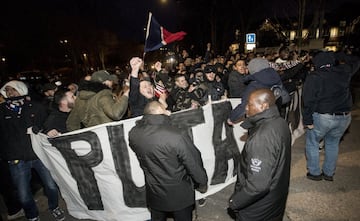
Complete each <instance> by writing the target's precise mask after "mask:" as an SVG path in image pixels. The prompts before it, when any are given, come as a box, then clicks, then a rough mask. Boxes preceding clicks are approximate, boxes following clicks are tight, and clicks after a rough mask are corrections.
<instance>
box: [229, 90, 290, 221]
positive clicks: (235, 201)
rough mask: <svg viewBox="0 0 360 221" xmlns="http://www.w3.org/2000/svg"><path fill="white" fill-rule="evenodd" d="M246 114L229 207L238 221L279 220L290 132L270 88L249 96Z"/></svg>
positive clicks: (286, 184) (286, 186) (284, 195)
mask: <svg viewBox="0 0 360 221" xmlns="http://www.w3.org/2000/svg"><path fill="white" fill-rule="evenodd" d="M246 115H247V118H246V119H245V121H244V122H243V123H242V124H241V126H242V127H243V128H245V129H248V130H249V134H248V139H247V141H246V143H245V146H244V149H243V151H242V154H241V160H240V166H239V168H238V173H237V174H238V178H237V182H236V185H235V192H234V193H233V195H232V196H231V198H230V201H229V207H230V209H232V210H234V211H235V212H236V220H238V221H260V220H271V221H281V220H282V217H283V215H284V211H285V205H286V200H287V195H288V191H289V180H290V162H291V133H290V130H289V127H288V125H287V123H286V121H285V120H284V119H283V118H281V116H280V114H279V111H278V109H277V106H276V105H275V96H274V94H273V92H272V91H271V90H270V89H257V90H255V91H253V92H252V93H250V96H249V100H248V103H247V105H246Z"/></svg>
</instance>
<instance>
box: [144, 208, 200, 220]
mask: <svg viewBox="0 0 360 221" xmlns="http://www.w3.org/2000/svg"><path fill="white" fill-rule="evenodd" d="M193 209H194V205H191V206H189V207H186V208H184V209H181V210H177V211H172V212H168V211H159V210H154V209H151V221H166V218H167V217H168V216H169V217H173V218H174V221H192V211H193Z"/></svg>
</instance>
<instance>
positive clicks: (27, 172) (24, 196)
mask: <svg viewBox="0 0 360 221" xmlns="http://www.w3.org/2000/svg"><path fill="white" fill-rule="evenodd" d="M9 167H10V173H11V178H12V181H13V183H14V185H15V187H16V188H17V191H18V197H19V201H20V203H21V205H22V207H23V209H24V211H25V215H26V218H28V219H31V218H35V217H37V216H39V211H38V208H37V206H36V203H35V201H34V198H33V195H32V192H31V187H30V181H31V169H32V168H33V169H35V171H36V172H37V173H38V174H39V177H40V179H41V181H42V183H43V186H44V190H45V194H46V196H47V197H48V206H49V209H50V210H53V209H55V208H56V207H58V200H59V196H58V187H57V185H56V183H55V181H54V180H53V178H52V177H51V175H50V172H49V170H48V169H47V168H46V167H45V166H44V164H43V163H42V162H41V161H40V160H31V161H23V160H20V161H18V162H16V161H10V162H9Z"/></svg>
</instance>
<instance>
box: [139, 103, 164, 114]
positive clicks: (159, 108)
mask: <svg viewBox="0 0 360 221" xmlns="http://www.w3.org/2000/svg"><path fill="white" fill-rule="evenodd" d="M144 114H146V115H149V114H165V115H169V113H168V111H167V110H166V109H165V107H164V105H162V104H161V103H160V102H159V101H150V102H149V103H148V104H147V105H146V106H145V108H144Z"/></svg>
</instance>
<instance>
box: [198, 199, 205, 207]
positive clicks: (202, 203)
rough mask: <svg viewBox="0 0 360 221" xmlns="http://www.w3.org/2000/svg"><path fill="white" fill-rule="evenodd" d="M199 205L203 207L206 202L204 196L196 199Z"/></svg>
mask: <svg viewBox="0 0 360 221" xmlns="http://www.w3.org/2000/svg"><path fill="white" fill-rule="evenodd" d="M198 203H199V207H203V206H205V204H206V198H202V199H199V200H198Z"/></svg>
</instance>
